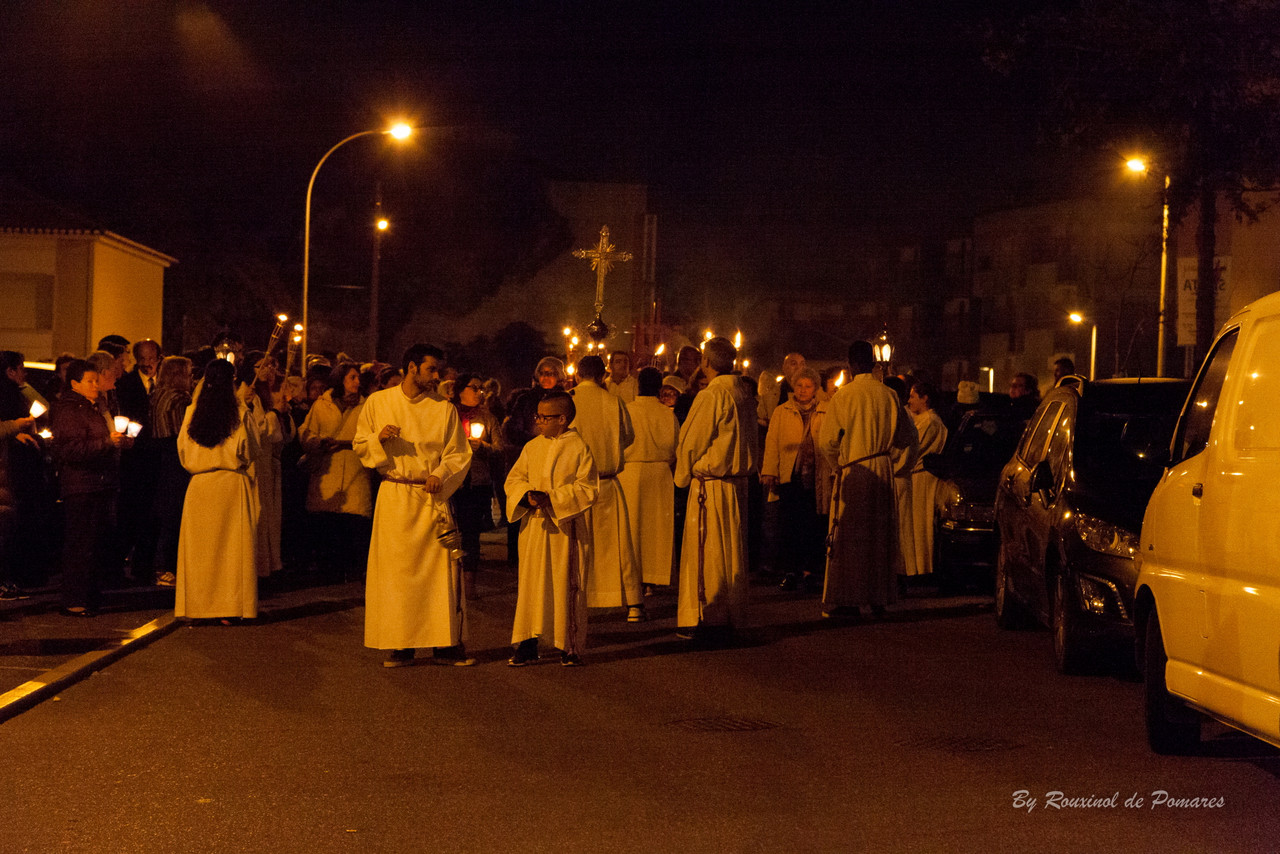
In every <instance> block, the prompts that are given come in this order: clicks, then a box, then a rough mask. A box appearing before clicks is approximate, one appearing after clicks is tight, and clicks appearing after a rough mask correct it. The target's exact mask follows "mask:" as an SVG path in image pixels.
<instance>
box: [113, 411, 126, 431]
mask: <svg viewBox="0 0 1280 854" xmlns="http://www.w3.org/2000/svg"><path fill="white" fill-rule="evenodd" d="M115 425H116V432H117V433H123V432H124V431H125V430H128V429H129V416H127V415H117V416H116V417H115Z"/></svg>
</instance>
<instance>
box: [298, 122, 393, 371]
mask: <svg viewBox="0 0 1280 854" xmlns="http://www.w3.org/2000/svg"><path fill="white" fill-rule="evenodd" d="M412 133H413V128H412V127H410V126H409V125H406V124H397V125H393V126H392V127H390V128H387V129H386V130H362V131H360V132H359V133H353V134H351V136H349V137H347V138H346V139H344V140H342V141H341V142H339V143H338V144H337V145H335V146H334V147H333V148H330V149H329V150H328V151H326V152H325V153H324V157H321V158H320V162H319V163H317V164H316V168H315V169H313V170H312V171H311V180H310V181H308V182H307V207H306V214H305V217H304V220H303V227H302V346H301V352H302V371H303V373H304V374H305V373H306V370H307V336H308V334H310V332H311V324H310V323H309V322H308V321H307V308H308V302H309V299H310V286H311V191H312V189H314V188H315V185H316V176H317V175H319V174H320V167H321V166H323V165H324V162H325V161H326V160H328V159H329V155H330V154H333V153H334V152H335V151H337V150H338V149H339V148H341V147H342V146H344V145H346V144H347V143H348V142H350V141H351V140H353V139H359V138H360V137H362V136H374V135H375V134H377V135H384V134H385V135H387V136H390V137H392V138H393V139H397V140H405V139H408V138H409V136H410V134H412Z"/></svg>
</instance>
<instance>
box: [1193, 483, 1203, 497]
mask: <svg viewBox="0 0 1280 854" xmlns="http://www.w3.org/2000/svg"><path fill="white" fill-rule="evenodd" d="M1203 495H1204V484H1203V483H1197V484H1193V485H1192V487H1191V497H1192V498H1200V497H1201V496H1203Z"/></svg>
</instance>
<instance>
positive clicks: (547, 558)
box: [506, 430, 599, 653]
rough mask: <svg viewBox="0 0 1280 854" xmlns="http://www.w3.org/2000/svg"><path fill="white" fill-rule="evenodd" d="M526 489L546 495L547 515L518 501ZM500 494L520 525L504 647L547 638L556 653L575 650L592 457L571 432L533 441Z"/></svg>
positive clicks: (581, 625)
mask: <svg viewBox="0 0 1280 854" xmlns="http://www.w3.org/2000/svg"><path fill="white" fill-rule="evenodd" d="M530 490H537V491H540V492H545V493H547V495H548V496H550V499H551V512H550V514H548V513H545V512H543V511H535V510H533V509H531V508H529V507H527V506H524V505H521V504H520V499H522V498H524V496H525V494H526V493H528V492H529V491H530ZM506 491H507V518H508V519H510V520H511V521H512V523H519V525H520V567H519V574H518V578H519V586H518V588H517V593H516V616H515V622H514V623H513V625H512V627H511V642H512V643H513V644H517V643H520V642H521V641H524V640H528V639H529V638H537V637H550V638H551V639H552V642H553V643H554V644H555V646H556V648H557V649H562V650H565V651H566V652H573V653H581V652H582V650H583V648H584V647H585V646H586V641H587V587H586V580H587V578H588V577H589V576H590V574H591V573H590V569H591V560H592V549H591V528H590V526H589V525H588V524H587V520H586V514H587V513H588V511H589V510H590V508H591V505H592V503H593V502H594V501H595V500H596V496H597V494H598V492H599V481H598V480H597V478H596V469H595V464H594V463H593V462H592V459H591V452H590V451H589V450H588V449H587V446H586V443H584V442H583V441H582V437H581V436H579V435H578V434H577V432H576V431H574V430H566V431H565V432H564V433H561V434H560V435H559V436H557V437H556V438H554V439H548V438H546V437H544V436H536V437H534V438H533V439H532V440H530V441H529V443H528V444H526V445H525V446H524V449H523V450H522V451H521V452H520V457H519V459H517V460H516V462H515V465H514V466H512V467H511V471H510V472H509V473H508V474H507V481H506Z"/></svg>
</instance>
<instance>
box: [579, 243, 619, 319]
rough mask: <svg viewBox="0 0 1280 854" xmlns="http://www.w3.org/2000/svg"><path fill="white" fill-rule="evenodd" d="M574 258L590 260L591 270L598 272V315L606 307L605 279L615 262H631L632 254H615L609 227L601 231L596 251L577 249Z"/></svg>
mask: <svg viewBox="0 0 1280 854" xmlns="http://www.w3.org/2000/svg"><path fill="white" fill-rule="evenodd" d="M573 257H575V258H583V259H590V261H591V269H593V270H595V271H596V313H597V314H599V313H600V309H602V308H603V307H604V277H605V276H607V275H609V271H610V270H611V269H613V264H614V262H615V261H630V260H631V253H630V252H614V251H613V244H612V243H610V242H609V226H607V225H606V226H603V227H602V228H601V229H600V242H599V243H597V244H596V245H595V248H594V249H575V250H573Z"/></svg>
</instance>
